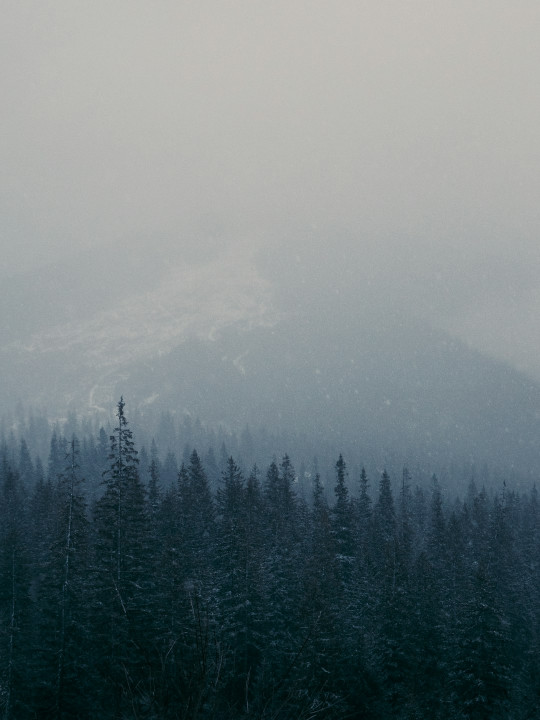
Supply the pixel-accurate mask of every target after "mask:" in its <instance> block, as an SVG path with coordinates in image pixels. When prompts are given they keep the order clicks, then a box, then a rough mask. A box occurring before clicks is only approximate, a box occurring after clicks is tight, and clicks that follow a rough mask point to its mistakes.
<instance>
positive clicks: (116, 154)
mask: <svg viewBox="0 0 540 720" xmlns="http://www.w3.org/2000/svg"><path fill="white" fill-rule="evenodd" d="M539 27H540V6H539V5H538V3H536V2H532V1H531V2H515V3H512V4H510V3H506V2H498V1H493V0H492V1H490V2H481V1H479V2H475V3H471V2H462V1H456V0H452V2H446V1H440V2H436V3H428V2H419V1H416V0H415V1H413V2H407V3H403V2H377V3H374V2H340V1H339V0H338V1H336V2H332V3H326V2H316V1H314V0H311V1H310V2H303V1H293V2H291V1H289V2H281V1H280V0H279V1H277V2H271V3H268V2H264V3H263V2H256V1H253V0H251V1H250V2H219V3H218V2H204V1H199V2H197V3H187V2H177V1H176V2H169V1H168V0H161V1H160V2H153V3H150V2H136V1H134V0H130V2H124V1H121V0H117V1H116V2H114V3H105V2H102V1H101V0H95V1H94V2H92V3H85V2H76V1H75V0H66V1H65V2H64V1H61V0H55V1H54V2H40V3H37V2H26V1H25V0H18V1H17V2H10V1H8V2H5V3H4V4H3V22H2V28H1V29H0V61H1V62H0V73H1V78H2V79H1V91H2V104H3V111H2V130H1V134H0V143H1V145H0V147H1V151H0V152H1V159H2V163H1V171H0V173H1V175H0V196H1V200H0V202H1V217H2V221H1V236H0V237H1V242H2V253H1V256H0V263H1V273H2V277H3V278H4V281H5V280H6V279H9V278H13V277H15V276H21V274H22V273H24V272H26V271H28V270H36V269H37V270H39V269H40V268H43V269H44V272H50V266H51V264H52V265H56V266H57V267H61V266H62V262H64V260H65V259H66V258H71V259H72V260H73V259H75V260H76V259H77V258H78V257H81V258H82V257H87V256H88V255H87V254H86V255H85V254H83V253H88V252H90V253H93V254H95V255H102V256H104V257H106V256H107V254H108V253H109V252H111V249H112V248H114V249H115V255H114V257H115V263H116V262H118V271H117V272H118V277H120V276H122V273H123V272H125V270H124V269H123V266H122V263H121V254H120V260H118V250H119V249H121V250H123V249H125V253H126V256H127V255H130V256H131V262H133V258H134V257H137V256H138V253H141V257H143V258H145V260H144V262H145V263H146V262H147V259H148V257H149V255H150V256H155V258H157V261H156V262H157V264H158V265H159V266H160V267H166V266H168V265H170V264H173V265H174V264H175V263H180V262H187V263H188V264H189V263H201V262H206V261H207V260H208V259H215V258H216V257H219V255H220V253H222V252H224V251H225V252H226V254H227V258H230V257H231V256H234V255H235V254H236V255H237V256H238V258H240V257H241V258H244V259H245V257H246V256H249V255H252V256H253V258H255V261H256V262H257V263H258V266H259V269H260V273H261V275H264V276H266V277H267V278H269V279H272V276H273V277H274V279H275V278H276V277H279V278H282V279H284V280H285V279H287V281H290V280H291V279H293V282H294V278H296V285H297V286H298V287H300V288H302V287H304V288H311V289H313V288H316V287H317V285H318V284H319V283H326V284H328V283H329V284H330V285H335V286H336V287H339V289H340V290H341V291H342V292H343V297H346V298H347V303H348V304H349V305H351V304H354V303H355V302H356V303H357V304H358V306H359V308H361V311H362V312H363V313H365V315H366V316H367V317H369V315H370V312H371V308H372V306H373V307H374V306H377V307H379V305H380V304H381V302H382V304H383V305H384V308H385V311H388V310H390V311H393V310H397V309H399V310H400V311H402V310H403V309H404V308H406V311H407V312H410V314H411V315H413V316H414V315H416V316H420V317H422V318H423V319H427V320H428V321H429V322H431V323H432V324H434V325H435V326H437V327H439V328H442V329H445V330H448V331H450V332H451V333H453V334H454V335H457V336H458V337H460V338H462V339H465V340H466V341H467V342H469V343H471V344H472V345H474V346H475V347H477V348H479V349H481V350H483V351H485V352H488V353H490V354H492V355H494V356H496V357H499V358H502V359H504V360H507V361H509V362H511V363H513V364H514V365H515V366H517V367H519V368H521V369H523V370H525V371H527V372H529V373H531V374H533V375H535V376H536V377H537V378H540V361H539V360H538V358H539V357H540V353H539V351H540V335H539V331H538V327H537V323H536V316H537V314H538V311H539V310H540V290H539V286H538V281H537V279H538V277H539V272H540V250H539V242H538V238H539V229H540V217H539V205H538V197H539V196H540V174H539V158H540V142H539V133H538V127H539V120H540V117H539V115H540V88H539V85H538V79H537V74H538V67H540V45H539V43H538V28H539ZM126 267H127V265H126ZM83 270H84V268H83ZM83 270H81V272H83ZM88 272H90V271H88ZM156 273H158V271H157V270H156ZM158 274H159V273H158ZM107 282H108V283H111V282H113V283H114V275H113V277H112V278H111V276H110V275H109V276H108V277H107ZM103 283H104V280H103V278H102V277H101V276H98V275H96V276H95V277H94V276H91V277H89V278H86V285H85V287H88V285H89V284H90V286H92V287H95V294H96V296H97V295H103V294H104V293H105V291H106V288H105V286H104V285H103ZM338 283H339V286H338ZM72 292H73V293H74V294H75V293H76V292H77V291H76V289H73V290H72ZM41 300H42V302H43V303H45V304H46V302H47V298H46V297H45V298H42V299H41ZM383 301H384V302H383Z"/></svg>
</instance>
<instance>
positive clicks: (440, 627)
mask: <svg viewBox="0 0 540 720" xmlns="http://www.w3.org/2000/svg"><path fill="white" fill-rule="evenodd" d="M104 435H105V434H104V431H103V430H102V431H101V433H100V436H99V438H96V439H95V440H92V441H89V440H88V439H87V438H85V439H84V441H81V440H79V439H78V438H77V436H76V435H72V436H71V437H65V436H63V435H61V434H57V433H56V432H55V433H54V434H53V435H52V439H51V441H50V452H49V457H48V463H47V466H46V467H45V468H44V467H43V465H42V463H41V461H40V460H39V459H38V460H36V459H32V457H31V456H30V453H29V450H28V447H27V445H26V442H25V440H24V438H23V439H21V440H20V442H18V447H17V449H16V451H15V449H14V448H13V446H12V445H13V441H7V440H4V444H3V448H2V457H1V467H0V543H1V544H0V709H1V714H2V717H3V718H4V719H5V720H24V719H25V718H51V719H53V718H54V719H60V718H63V719H68V718H69V719H71V718H73V719H90V718H104V719H106V718H114V719H115V720H117V719H120V718H129V719H130V720H131V719H133V720H135V719H141V720H142V719H147V720H166V719H169V718H171V719H179V720H180V719H181V720H188V719H189V720H194V719H195V718H200V719H201V720H202V719H206V718H211V719H216V720H217V719H223V720H228V719H232V718H235V719H236V718H238V719H242V718H246V719H247V718H254V719H255V718H257V719H261V720H262V719H263V718H264V719H265V720H266V719H268V720H270V719H272V720H278V719H279V720H281V719H283V720H285V719H289V718H291V719H292V718H295V719H298V720H300V719H305V720H307V719H312V718H321V719H322V718H329V719H330V718H336V719H337V718H407V719H409V718H419V719H420V718H430V719H434V718H441V719H449V720H452V719H454V718H456V719H458V718H459V719H464V718H471V719H473V718H475V719H476V718H482V719H487V718H489V719H491V720H494V719H496V718H515V719H519V720H525V719H526V718H537V717H539V716H540V563H539V562H538V558H539V548H540V506H539V500H538V495H537V491H536V489H535V487H531V488H529V489H526V490H522V489H521V490H520V491H519V492H518V491H516V490H515V489H513V488H512V487H511V486H510V485H508V486H507V485H506V484H505V483H503V484H502V485H501V487H499V488H495V489H489V490H488V489H486V488H484V487H481V486H480V487H479V486H477V485H475V483H474V482H471V484H470V486H469V489H468V491H467V493H466V495H465V496H464V497H461V498H459V497H450V496H448V495H447V494H446V493H445V492H443V490H442V489H441V487H440V485H439V483H438V481H437V478H436V477H435V476H434V477H433V478H432V480H431V482H430V484H429V486H427V487H421V486H419V485H418V484H417V483H416V481H415V478H414V477H413V476H412V474H411V473H409V471H408V470H407V469H403V472H402V473H401V476H400V477H398V478H397V477H392V478H391V477H390V476H389V474H388V473H387V472H386V471H383V472H381V473H380V476H378V477H369V476H368V474H367V473H366V471H365V470H362V471H361V472H360V473H359V476H358V478H352V477H351V474H350V473H349V470H348V467H347V464H346V458H345V459H344V458H343V457H342V456H339V457H338V458H335V459H333V460H332V465H333V467H334V474H333V478H332V480H331V482H330V483H329V482H328V481H327V482H324V483H323V480H322V479H321V477H320V475H319V474H318V473H316V472H315V473H313V476H312V478H311V487H310V488H309V492H308V493H299V492H298V481H297V474H296V471H295V468H294V465H293V462H294V458H291V457H289V456H288V455H285V456H284V457H283V458H281V459H280V460H275V461H273V462H271V463H270V464H269V466H268V467H261V468H257V467H256V466H255V467H253V468H251V469H250V470H245V469H243V468H241V464H237V461H236V460H235V459H234V458H233V457H225V458H224V459H223V462H222V467H221V469H220V473H219V477H217V479H215V480H213V479H212V477H211V476H212V475H215V469H211V468H210V467H209V466H208V461H206V462H204V461H203V460H202V459H201V456H200V455H199V454H198V451H197V450H196V449H192V450H191V451H190V452H189V454H187V455H186V457H185V458H184V462H182V463H180V466H179V467H178V468H177V469H175V472H174V477H173V478H172V479H171V477H170V476H171V473H170V468H168V469H167V468H166V467H165V465H166V463H164V462H163V461H162V460H161V459H160V458H159V456H158V452H157V445H156V443H155V442H153V443H152V446H151V447H150V449H149V451H148V452H147V451H146V450H144V449H140V452H138V448H137V447H136V445H135V440H134V437H133V434H132V431H131V429H130V425H129V423H128V419H127V417H126V412H125V405H124V402H123V400H121V401H120V402H119V404H118V407H117V416H116V427H115V428H114V429H113V430H112V431H111V434H110V438H109V439H108V442H107V441H106V437H104ZM157 441H158V442H159V438H157ZM143 456H144V457H143ZM143 460H144V461H143ZM170 464H171V460H170V458H169V465H170ZM210 470H212V472H210ZM96 478H99V481H97V480H96Z"/></svg>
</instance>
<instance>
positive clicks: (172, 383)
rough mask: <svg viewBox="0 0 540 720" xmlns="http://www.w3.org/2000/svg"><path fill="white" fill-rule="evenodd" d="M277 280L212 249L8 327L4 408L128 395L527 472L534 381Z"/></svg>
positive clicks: (417, 327) (212, 416) (408, 324)
mask: <svg viewBox="0 0 540 720" xmlns="http://www.w3.org/2000/svg"><path fill="white" fill-rule="evenodd" d="M120 285H121V283H120ZM272 290H273V289H272V288H271V287H270V285H269V283H268V282H267V281H265V280H263V279H262V278H261V276H260V274H259V273H258V272H257V269H256V267H255V266H254V265H253V264H252V263H251V262H249V261H248V260H245V261H244V262H240V263H239V262H238V261H237V260H233V259H232V258H227V257H220V258H218V259H217V260H216V261H214V262H209V263H201V264H200V265H198V266H196V267H193V266H187V265H175V266H173V267H170V268H168V269H167V270H166V271H163V270H162V271H161V273H160V274H159V277H158V281H157V282H153V283H152V282H148V283H147V287H144V283H143V282H141V287H140V288H139V287H135V286H131V287H128V288H127V289H126V288H125V287H121V288H120V290H119V291H118V292H117V293H116V296H115V297H113V298H112V299H110V298H109V302H108V307H107V309H104V308H103V307H98V308H97V310H96V312H92V311H91V309H90V308H86V310H85V312H78V313H77V315H76V317H75V318H71V319H67V318H66V317H63V318H62V321H61V322H58V323H54V322H52V323H49V324H48V325H47V324H46V323H44V325H43V327H40V328H39V329H36V328H34V330H33V331H32V332H27V331H25V332H22V331H20V332H19V335H18V337H17V336H16V335H17V334H16V333H14V334H12V337H11V340H10V342H8V343H6V344H5V345H4V346H3V348H2V350H1V352H0V398H1V401H2V403H3V406H4V407H9V406H10V405H11V406H13V405H14V404H15V402H16V401H18V400H22V401H23V402H25V403H29V404H33V405H36V406H42V407H43V406H45V407H47V408H48V409H49V411H51V412H53V413H65V411H66V409H67V408H70V409H72V410H75V411H76V412H80V413H85V412H88V411H104V412H107V413H108V412H109V411H110V408H111V407H113V406H114V402H115V400H116V399H117V398H118V397H119V396H120V394H124V396H125V397H126V398H127V399H128V400H129V403H130V406H131V407H139V408H142V409H144V408H147V409H148V408H152V411H153V412H154V413H156V412H157V413H159V412H160V411H161V410H167V411H172V412H174V413H176V414H177V416H179V417H180V418H181V417H183V416H184V415H189V416H191V417H193V418H199V419H200V420H201V421H202V422H203V423H205V424H208V425H212V426H216V427H217V426H218V425H221V426H223V427H224V428H227V429H228V430H230V431H231V432H237V433H239V432H241V431H242V429H243V428H244V427H245V426H246V425H249V426H250V427H251V428H265V429H266V430H268V431H269V432H272V433H275V434H277V435H279V436H280V437H282V438H285V439H287V438H288V441H289V442H290V444H291V445H295V444H296V445H297V444H298V443H303V447H305V448H309V449H310V451H311V449H313V451H314V452H316V451H317V450H319V451H322V450H323V449H325V452H327V453H333V454H334V455H335V454H336V453H338V452H344V453H347V456H348V457H349V458H350V459H351V461H353V462H368V460H369V461H371V462H372V464H373V465H374V466H377V467H378V466H380V465H382V464H388V463H392V462H393V463H394V464H395V465H396V466H399V465H400V464H403V463H407V464H409V465H410V466H412V467H414V466H416V465H417V464H419V465H422V466H423V467H429V468H433V469H437V468H441V467H448V466H450V465H460V464H467V465H470V464H472V463H476V464H477V465H481V464H482V463H484V462H488V463H489V465H490V467H492V468H499V469H501V472H502V471H504V472H515V473H520V474H525V475H527V476H532V477H534V476H535V474H536V468H538V467H540V445H539V443H538V438H539V437H540V386H538V385H537V384H535V383H534V382H533V381H531V380H530V379H528V378H527V377H525V376H523V375H521V374H519V373H518V372H516V371H515V370H513V369H512V368H511V367H509V366H507V365H504V364H503V363H500V362H498V361H495V360H493V359H491V358H489V357H486V356H485V355H482V354H481V353H479V352H477V351H474V350H472V349H470V348H468V347H467V346H465V345H464V344H463V343H461V342H459V341H457V340H456V339H453V338H451V337H449V336H447V335H445V334H444V333H441V332H439V331H437V330H434V329H433V328H430V327H429V326H427V325H426V324H423V323H421V322H419V321H414V320H412V319H411V318H407V317H406V316H405V315H402V314H401V315H397V314H395V313H394V314H393V315H390V314H388V313H380V314H379V315H377V314H374V315H373V316H371V317H366V315H365V313H364V314H361V313H357V312H356V310H355V308H354V307H352V306H351V305H350V304H348V305H347V306H344V305H340V304H339V303H338V304H331V303H330V302H329V303H326V304H325V303H321V302H319V304H318V305H317V310H316V312H315V311H314V310H312V309H310V305H309V303H304V304H297V305H292V304H289V306H288V307H287V308H283V306H281V307H280V306H279V304H278V303H276V302H273V295H272ZM34 292H36V293H37V295H38V296H39V292H38V291H37V290H36V288H35V287H34ZM287 302H288V303H290V298H288V300H287ZM96 305H99V303H96ZM60 307H62V308H63V310H64V312H65V308H64V305H63V303H59V310H60ZM58 314H59V312H58V313H56V314H55V315H58ZM306 452H307V450H306Z"/></svg>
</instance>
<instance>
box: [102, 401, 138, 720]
mask: <svg viewBox="0 0 540 720" xmlns="http://www.w3.org/2000/svg"><path fill="white" fill-rule="evenodd" d="M124 407H125V403H124V400H123V398H121V399H120V402H119V403H118V410H117V418H118V425H117V427H116V428H115V430H114V433H113V435H111V437H110V446H111V451H110V454H109V461H110V469H109V470H108V471H107V472H106V473H105V476H104V483H105V492H104V494H103V496H102V498H100V500H99V501H98V502H97V504H96V509H95V526H96V531H97V538H96V554H95V565H96V576H97V577H96V589H97V596H96V599H95V622H96V623H97V627H96V628H95V635H96V639H97V640H98V642H99V644H98V645H97V647H96V653H97V658H96V659H97V664H98V668H99V669H100V670H101V671H102V673H103V682H104V687H105V689H107V690H108V694H107V693H106V694H105V695H104V700H105V702H106V703H107V705H108V707H111V706H112V707H113V709H114V717H121V715H122V713H123V706H124V704H125V703H126V702H129V703H130V704H131V705H133V704H135V705H138V704H139V703H141V702H144V701H145V692H146V686H145V683H146V680H147V677H146V675H145V672H146V671H148V668H147V665H148V654H149V652H150V646H151V642H152V640H151V638H152V625H151V618H150V612H149V608H150V607H151V600H150V598H149V596H148V593H149V587H150V584H151V564H150V558H149V543H148V538H149V527H148V516H147V509H146V502H145V491H144V487H143V485H142V483H141V481H140V478H139V473H138V467H137V466H138V458H137V451H136V449H135V443H134V441H133V435H132V432H131V430H130V429H129V427H128V422H127V419H126V416H125V413H124ZM101 618H103V620H102V621H101ZM103 712H105V708H104V709H103Z"/></svg>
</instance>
